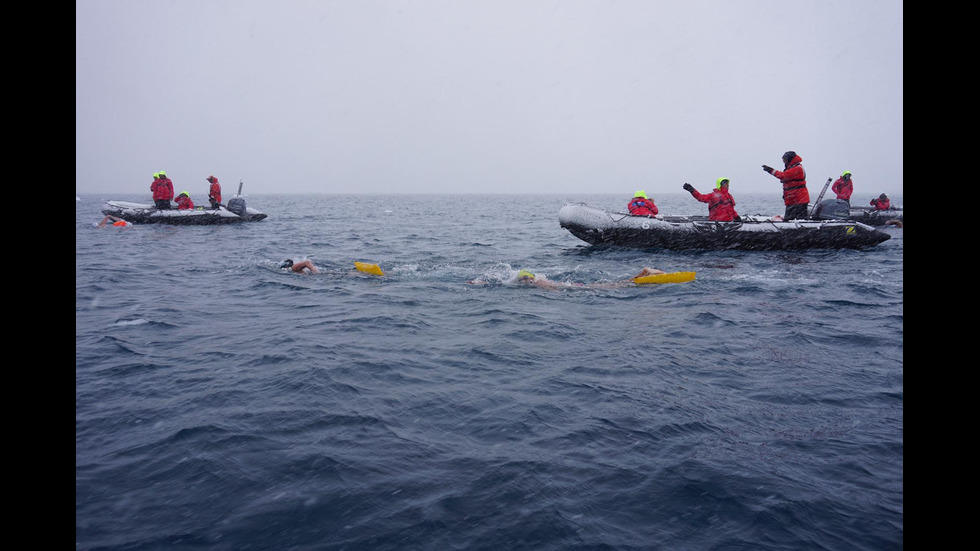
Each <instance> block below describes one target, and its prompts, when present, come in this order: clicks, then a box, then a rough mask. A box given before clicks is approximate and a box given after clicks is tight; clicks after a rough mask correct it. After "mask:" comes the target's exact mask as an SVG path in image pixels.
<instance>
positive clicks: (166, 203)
mask: <svg viewBox="0 0 980 551" xmlns="http://www.w3.org/2000/svg"><path fill="white" fill-rule="evenodd" d="M153 204H154V205H156V207H157V208H158V209H160V210H170V199H154V200H153Z"/></svg>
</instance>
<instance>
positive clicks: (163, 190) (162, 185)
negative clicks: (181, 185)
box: [150, 170, 174, 210]
mask: <svg viewBox="0 0 980 551" xmlns="http://www.w3.org/2000/svg"><path fill="white" fill-rule="evenodd" d="M150 191H152V192H153V204H154V205H155V206H156V208H158V209H161V210H169V209H170V201H171V200H173V198H174V183H173V182H171V181H170V178H167V173H166V172H165V171H163V170H161V171H160V172H157V173H156V174H154V175H153V183H152V184H150Z"/></svg>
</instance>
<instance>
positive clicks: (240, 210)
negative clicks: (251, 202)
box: [226, 180, 245, 216]
mask: <svg viewBox="0 0 980 551" xmlns="http://www.w3.org/2000/svg"><path fill="white" fill-rule="evenodd" d="M226 208H227V209H228V210H230V211H231V212H233V213H235V214H237V215H238V216H245V199H243V198H242V181H241V180H239V181H238V195H236V196H235V197H233V198H232V199H230V200H229V201H228V206H227V207H226Z"/></svg>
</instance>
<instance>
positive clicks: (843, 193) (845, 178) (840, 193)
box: [830, 170, 854, 206]
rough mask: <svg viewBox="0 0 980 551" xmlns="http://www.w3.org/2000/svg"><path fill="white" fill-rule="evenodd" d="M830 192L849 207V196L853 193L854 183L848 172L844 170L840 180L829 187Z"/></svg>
mask: <svg viewBox="0 0 980 551" xmlns="http://www.w3.org/2000/svg"><path fill="white" fill-rule="evenodd" d="M830 190H831V191H833V192H834V193H836V194H837V198H838V199H840V200H841V201H847V205H848V206H850V205H851V194H852V193H854V182H852V181H851V173H850V171H847V170H845V171H844V173H843V174H841V175H840V178H838V179H837V181H836V182H834V185H833V186H831V187H830Z"/></svg>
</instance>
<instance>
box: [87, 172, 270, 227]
mask: <svg viewBox="0 0 980 551" xmlns="http://www.w3.org/2000/svg"><path fill="white" fill-rule="evenodd" d="M102 214H106V215H110V216H115V217H116V218H122V219H123V220H125V221H127V222H129V223H131V224H173V225H193V226H209V225H212V224H237V223H239V222H258V221H259V220H264V219H265V218H266V217H267V216H268V215H266V214H265V213H264V212H260V211H257V210H255V209H253V208H251V207H249V206H247V205H246V204H245V199H244V198H243V197H242V184H241V182H239V184H238V195H236V196H235V197H233V198H232V199H231V200H229V201H228V204H227V205H219V206H218V208H211V207H195V208H193V209H185V210H178V209H158V208H156V206H155V205H154V204H152V203H130V202H127V201H106V203H105V206H104V207H103V208H102Z"/></svg>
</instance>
